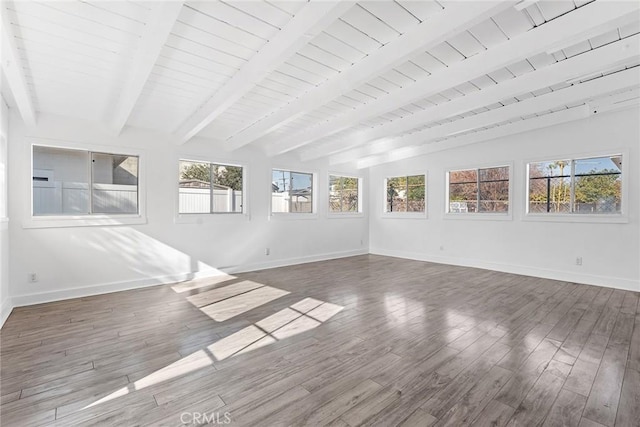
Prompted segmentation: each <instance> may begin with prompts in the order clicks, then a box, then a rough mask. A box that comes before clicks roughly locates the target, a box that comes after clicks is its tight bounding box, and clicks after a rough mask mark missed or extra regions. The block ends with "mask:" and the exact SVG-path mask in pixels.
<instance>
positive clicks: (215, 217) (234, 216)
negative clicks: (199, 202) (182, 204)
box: [173, 212, 251, 224]
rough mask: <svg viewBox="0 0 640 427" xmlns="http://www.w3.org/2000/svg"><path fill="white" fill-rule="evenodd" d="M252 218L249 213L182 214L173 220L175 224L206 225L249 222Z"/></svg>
mask: <svg viewBox="0 0 640 427" xmlns="http://www.w3.org/2000/svg"><path fill="white" fill-rule="evenodd" d="M249 220H251V217H250V215H249V214H247V213H234V212H228V213H227V212H218V213H209V214H206V213H201V214H198V213H194V214H180V215H178V216H176V217H175V218H174V219H173V223H174V224H204V223H212V222H219V221H249Z"/></svg>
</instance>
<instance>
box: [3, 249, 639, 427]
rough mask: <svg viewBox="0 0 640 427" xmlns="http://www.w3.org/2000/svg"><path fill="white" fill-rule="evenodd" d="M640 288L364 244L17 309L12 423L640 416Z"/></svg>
mask: <svg viewBox="0 0 640 427" xmlns="http://www.w3.org/2000/svg"><path fill="white" fill-rule="evenodd" d="M638 299H639V294H638V293H634V292H626V291H622V290H614V289H609V288H601V287H595V286H586V285H577V284H573V283H565V282H558V281H552V280H545V279H538V278H532V277H524V276H517V275H512V274H504V273H497V272H491V271H486V270H478V269H471V268H461V267H453V266H445V265H439V264H432V263H425V262H418V261H410V260H402V259H397V258H389V257H381V256H372V255H367V256H358V257H352V258H345V259H340V260H333V261H326V262H318V263H311V264H305V265H299V266H293V267H284V268H278V269H272V270H265V271H259V272H253V273H247V274H242V275H238V276H237V277H234V276H223V277H219V278H214V279H202V280H197V281H191V282H183V283H180V284H176V285H163V286H156V287H152V288H146V289H141V290H135V291H127V292H119V293H114V294H109V295H100V296H95V297H89V298H81V299H75V300H68V301H62V302H56V303H49V304H42V305H39V306H31V307H24V308H18V309H15V310H14V312H13V314H12V315H11V316H10V318H9V319H8V320H7V322H6V324H5V326H4V328H3V329H2V332H1V345H2V348H1V356H2V359H1V379H2V384H1V386H0V388H1V396H2V401H1V406H0V409H1V419H0V420H1V424H2V426H5V427H8V426H39V425H54V426H70V425H82V426H89V425H101V426H134V425H145V426H146V425H158V426H160V425H162V426H165V425H166V426H177V425H183V424H187V425H193V424H207V423H209V424H212V422H218V423H220V424H223V423H226V422H228V421H231V425H238V426H240V425H242V426H288V425H314V426H315V425H332V426H360V425H367V426H368V425H377V426H395V425H401V426H430V425H437V426H445V425H446V426H461V425H477V426H490V425H491V426H502V425H524V426H537V425H543V426H561V425H565V426H639V425H640V311H639V308H638Z"/></svg>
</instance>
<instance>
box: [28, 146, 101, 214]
mask: <svg viewBox="0 0 640 427" xmlns="http://www.w3.org/2000/svg"><path fill="white" fill-rule="evenodd" d="M32 172H33V174H32V177H33V178H32V179H33V215H63V214H64V215H86V214H88V213H89V152H87V151H80V150H69V149H63V148H53V147H39V146H34V147H33V171H32Z"/></svg>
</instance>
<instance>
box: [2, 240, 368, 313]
mask: <svg viewBox="0 0 640 427" xmlns="http://www.w3.org/2000/svg"><path fill="white" fill-rule="evenodd" d="M367 253H369V251H368V250H367V249H361V250H355V251H345V252H333V253H327V254H319V255H311V256H305V257H299V258H288V259H281V260H274V261H270V262H264V263H256V264H247V265H239V266H233V267H221V268H219V269H215V268H213V269H210V270H204V271H199V272H196V273H180V274H175V275H169V276H161V277H150V278H144V279H138V280H130V281H123V282H112V283H101V284H97V285H91V286H84V287H81V288H70V289H61V290H56V291H51V292H39V293H33V294H27V295H15V296H13V297H12V298H11V302H12V303H13V307H23V306H27V305H34V304H43V303H47V302H54V301H61V300H66V299H72V298H82V297H88V296H92V295H100V294H108V293H112V292H120V291H127V290H131V289H140V288H146V287H149V286H158V285H165V284H168V283H175V282H182V281H184V280H191V279H196V278H202V277H211V276H217V275H220V274H222V273H227V274H235V273H244V272H247V271H255V270H264V269H268V268H276V267H284V266H288V265H295V264H304V263H308V262H315V261H325V260H329V259H336V258H344V257H349V256H354V255H365V254H367ZM3 314H4V311H3ZM7 316H8V314H7Z"/></svg>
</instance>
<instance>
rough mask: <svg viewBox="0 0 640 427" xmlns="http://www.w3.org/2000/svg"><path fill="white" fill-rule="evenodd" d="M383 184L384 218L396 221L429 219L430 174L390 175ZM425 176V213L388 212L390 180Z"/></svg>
mask: <svg viewBox="0 0 640 427" xmlns="http://www.w3.org/2000/svg"><path fill="white" fill-rule="evenodd" d="M386 175H387V176H385V177H384V179H383V182H382V184H383V185H382V218H395V219H427V218H429V215H428V212H429V191H428V190H429V175H428V172H426V171H425V172H411V173H397V174H393V173H389V174H386ZM419 175H424V211H423V212H397V211H396V212H388V211H387V181H388V180H389V178H402V177H410V176H419Z"/></svg>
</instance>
